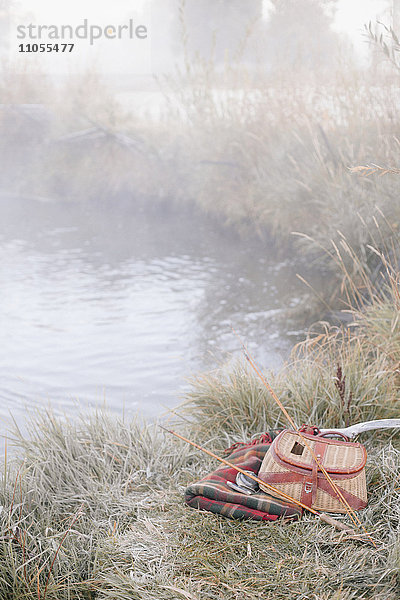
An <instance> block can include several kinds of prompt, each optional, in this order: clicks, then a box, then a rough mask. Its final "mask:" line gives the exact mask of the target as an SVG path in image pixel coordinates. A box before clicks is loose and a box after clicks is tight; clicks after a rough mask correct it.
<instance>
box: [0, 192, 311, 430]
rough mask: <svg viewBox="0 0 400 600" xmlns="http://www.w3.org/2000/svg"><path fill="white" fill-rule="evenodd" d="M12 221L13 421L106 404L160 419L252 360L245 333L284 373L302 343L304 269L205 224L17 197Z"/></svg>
mask: <svg viewBox="0 0 400 600" xmlns="http://www.w3.org/2000/svg"><path fill="white" fill-rule="evenodd" d="M0 213H1V223H2V228H1V235H0V248H1V255H2V261H1V266H0V287H1V289H2V290H3V292H4V293H3V294H2V296H1V301H0V320H1V322H2V329H1V336H0V340H1V347H2V352H1V357H2V359H1V364H0V370H1V373H2V378H1V384H0V396H1V399H2V403H1V408H0V416H1V418H2V423H4V421H8V412H9V411H11V412H12V413H13V414H14V416H16V417H17V419H18V420H19V419H21V418H22V416H23V415H24V413H25V410H26V409H38V408H40V407H44V406H46V405H48V404H51V405H52V406H53V407H54V408H55V410H56V412H58V413H60V412H63V411H65V412H66V413H67V414H73V413H74V411H75V410H76V406H77V405H78V403H79V404H80V405H81V406H83V407H84V406H89V405H90V406H96V405H100V404H102V402H103V400H105V402H106V404H107V406H108V407H109V408H110V409H111V410H114V411H118V412H122V411H125V412H126V413H129V414H132V413H133V412H135V411H139V413H140V414H142V415H144V416H147V417H151V418H153V417H155V416H158V415H159V414H160V411H161V410H164V409H167V408H168V407H173V406H175V405H177V404H178V403H179V402H180V401H181V400H182V394H183V392H184V390H185V388H186V387H187V383H186V378H187V377H188V376H190V375H191V374H194V373H196V372H198V371H199V370H201V369H204V368H216V367H217V366H219V364H220V360H221V359H222V358H225V359H226V358H229V357H230V356H233V355H236V356H238V355H240V354H241V348H240V343H239V342H238V340H237V339H236V338H235V336H234V335H233V334H232V331H231V327H232V326H233V327H234V328H235V329H236V330H237V331H238V332H240V335H242V336H243V339H245V340H246V341H247V343H248V344H249V348H250V349H251V350H252V351H254V353H255V355H256V356H257V359H258V360H260V361H261V362H262V363H263V364H267V365H269V366H270V367H272V368H273V367H275V368H276V367H278V366H279V365H280V364H282V360H283V359H284V358H285V357H286V356H287V353H288V351H289V348H290V347H291V345H292V344H293V342H294V341H296V340H297V339H298V338H299V335H300V332H299V331H293V330H292V331H290V330H288V329H287V321H286V319H285V318H284V315H285V309H286V308H287V307H289V306H291V305H293V304H294V303H295V302H296V297H297V294H298V293H299V292H300V293H302V292H304V289H303V288H302V284H301V283H300V282H299V281H298V280H297V278H296V277H295V268H294V267H293V266H290V264H289V263H288V261H287V260H277V259H276V258H274V256H273V254H272V253H271V251H270V250H269V249H268V247H267V246H263V245H262V244H259V243H256V242H254V243H249V242H247V243H244V242H240V240H238V238H237V237H235V236H232V235H229V234H227V233H223V232H222V231H221V230H220V229H219V228H218V227H216V226H215V224H212V223H210V222H208V221H206V220H204V221H203V220H202V219H200V218H199V217H197V218H196V219H195V220H193V219H191V218H189V217H188V215H179V214H178V215H177V214H176V213H169V212H163V211H161V214H154V213H153V214H146V213H143V212H140V211H139V212H136V213H130V214H126V213H125V212H122V213H119V214H118V213H117V212H114V213H110V212H105V213H95V212H92V211H85V210H83V209H82V208H81V207H79V206H76V205H72V206H63V205H57V204H54V205H53V204H46V203H36V204H35V205H32V201H31V200H26V201H24V200H23V199H22V198H21V199H15V198H10V199H7V198H4V197H3V198H2V199H1V205H0ZM28 215H29V218H27V216H28Z"/></svg>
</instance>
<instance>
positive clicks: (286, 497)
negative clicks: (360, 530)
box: [159, 425, 375, 545]
mask: <svg viewBox="0 0 400 600" xmlns="http://www.w3.org/2000/svg"><path fill="white" fill-rule="evenodd" d="M159 427H161V429H162V430H163V431H166V432H167V433H170V434H171V435H174V436H175V437H177V438H179V439H180V440H182V441H184V442H186V443H187V444H190V445H191V446H193V447H194V448H197V449H198V450H201V451H202V452H205V454H208V455H209V456H211V457H212V458H215V459H216V460H218V461H219V462H221V463H223V464H224V465H226V466H228V467H230V468H231V469H235V471H237V472H238V473H242V474H243V475H246V477H249V478H250V479H253V481H256V482H257V483H258V485H260V484H261V485H262V486H263V487H264V488H267V489H269V490H270V491H271V492H273V494H277V495H278V496H281V498H283V499H284V500H288V501H289V502H292V503H293V504H296V505H297V506H300V507H301V508H303V509H305V510H308V512H310V513H312V514H313V515H315V516H316V517H319V518H320V519H321V521H323V522H324V523H327V524H328V525H332V526H333V527H335V528H336V529H339V530H341V531H345V532H346V533H347V534H349V535H354V536H356V535H357V533H356V531H355V530H354V529H352V528H351V527H349V526H348V525H346V524H345V523H342V522H341V521H337V520H336V519H334V518H333V517H330V516H329V515H327V514H326V513H321V512H319V511H317V510H315V509H314V508H311V507H310V506H307V505H306V504H303V503H302V502H300V501H299V500H296V499H295V498H292V497H291V496H289V495H288V494H285V492H282V491H280V490H278V489H276V488H275V487H274V486H272V485H270V484H269V483H266V482H265V481H263V480H262V479H260V478H259V477H257V475H251V474H250V473H249V472H248V471H245V470H244V469H242V468H241V467H238V466H237V465H234V464H233V463H231V462H230V461H229V460H226V458H222V457H221V456H218V454H214V452H211V450H207V448H204V447H203V446H200V444H196V442H192V441H191V440H189V439H187V438H185V437H184V436H183V435H180V434H179V433H176V431H172V430H171V429H167V428H166V427H163V426H162V425H159ZM371 541H372V543H373V544H374V542H373V540H371ZM374 545H375V544H374Z"/></svg>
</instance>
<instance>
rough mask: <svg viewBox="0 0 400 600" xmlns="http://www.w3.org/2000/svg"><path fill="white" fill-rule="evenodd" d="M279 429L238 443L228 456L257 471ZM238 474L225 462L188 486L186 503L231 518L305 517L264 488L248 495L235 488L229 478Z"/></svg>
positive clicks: (233, 480)
mask: <svg viewBox="0 0 400 600" xmlns="http://www.w3.org/2000/svg"><path fill="white" fill-rule="evenodd" d="M278 433H279V432H273V431H271V432H268V433H264V434H263V435H262V436H261V437H260V438H258V439H256V440H253V441H252V442H249V443H247V444H241V443H240V444H235V445H234V446H232V447H231V448H230V449H229V450H230V451H231V454H229V457H228V460H229V461H230V462H231V463H233V464H235V465H237V466H238V467H241V468H242V469H246V470H248V471H253V473H255V474H256V475H257V473H258V471H259V469H260V466H261V463H262V461H263V458H264V456H265V453H266V452H268V449H269V447H270V445H271V444H272V440H273V439H274V438H275V437H276V436H277V434H278ZM236 475H237V471H235V469H232V468H231V467H227V466H221V467H220V468H218V469H216V470H215V471H213V472H212V473H210V474H209V475H207V476H206V477H203V479H201V480H200V481H197V482H195V483H192V484H191V485H190V486H189V487H188V488H187V489H186V492H185V502H186V504H188V505H189V506H191V507H192V508H197V509H199V510H207V511H210V512H213V513H216V514H219V515H223V516H224V517H228V518H230V519H255V520H257V521H276V520H277V519H279V518H280V517H291V518H294V519H297V518H300V517H301V514H302V510H301V508H300V507H298V506H296V505H295V504H291V503H290V502H286V501H285V500H279V499H278V498H274V497H273V496H270V495H269V494H265V493H264V492H261V491H260V492H259V493H258V492H257V493H256V494H253V495H251V496H248V495H246V494H241V493H240V492H236V491H234V490H232V489H231V488H230V487H229V486H228V485H227V483H226V482H227V481H231V482H235V480H236Z"/></svg>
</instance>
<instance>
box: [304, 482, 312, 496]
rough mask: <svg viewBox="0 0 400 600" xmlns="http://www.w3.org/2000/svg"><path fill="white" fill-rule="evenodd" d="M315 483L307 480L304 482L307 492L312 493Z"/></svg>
mask: <svg viewBox="0 0 400 600" xmlns="http://www.w3.org/2000/svg"><path fill="white" fill-rule="evenodd" d="M312 488H313V484H312V483H311V481H306V482H305V484H304V491H305V493H306V494H310V493H311V492H312Z"/></svg>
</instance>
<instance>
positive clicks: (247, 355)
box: [232, 327, 376, 547]
mask: <svg viewBox="0 0 400 600" xmlns="http://www.w3.org/2000/svg"><path fill="white" fill-rule="evenodd" d="M232 331H233V333H234V335H235V336H236V337H237V338H238V340H239V342H240V343H241V346H242V349H243V352H244V355H245V358H246V360H247V361H248V363H249V364H250V366H251V367H252V369H253V370H254V371H255V373H256V374H257V376H258V377H259V378H260V379H261V381H262V383H263V384H264V386H265V387H266V388H267V390H268V391H269V393H270V394H271V396H272V397H273V399H274V400H275V402H276V403H277V405H278V406H279V408H280V409H281V411H282V412H283V414H284V415H285V417H286V419H287V421H288V422H289V424H290V425H291V426H292V427H293V429H294V430H295V431H296V432H297V433H298V434H299V436H300V437H301V438H302V440H303V442H304V444H305V446H306V447H307V448H308V450H309V451H310V453H311V455H312V457H313V459H314V460H315V462H316V464H317V465H318V467H319V469H320V470H321V471H322V473H323V474H324V475H325V477H326V479H327V481H328V482H329V483H330V485H331V487H332V489H333V490H334V492H335V493H336V495H337V496H338V497H339V500H340V501H341V502H342V504H343V506H344V508H345V509H346V513H347V514H348V516H349V517H350V519H351V520H352V521H353V524H354V525H355V526H356V527H360V528H361V529H362V530H363V531H364V533H365V534H366V535H367V537H368V538H369V540H370V541H371V542H372V544H373V545H374V546H375V547H376V544H375V542H374V541H373V539H372V537H371V536H370V534H369V533H368V531H367V530H366V529H365V527H364V525H363V524H362V523H361V521H360V519H359V518H358V516H357V515H356V513H355V511H354V510H353V509H352V508H351V506H350V504H349V503H348V502H347V500H346V498H345V497H344V496H343V494H342V492H341V491H340V489H339V488H338V486H337V485H336V484H335V482H334V481H333V479H332V478H331V476H330V475H329V473H328V472H327V470H326V469H325V467H324V466H323V465H322V463H321V462H320V461H319V460H318V457H317V456H316V455H315V452H314V450H313V449H312V448H311V446H310V444H309V443H308V442H307V439H306V438H305V437H304V436H303V434H302V433H301V431H300V430H299V428H298V427H297V426H296V424H295V422H294V421H293V419H292V417H291V416H290V415H289V413H288V412H287V410H286V408H285V407H284V405H283V404H282V402H281V400H280V399H279V398H278V396H277V394H276V393H275V391H274V389H273V388H272V386H271V385H270V384H269V382H268V381H267V380H266V378H265V377H264V375H263V374H262V373H261V371H260V369H259V368H258V366H257V365H256V363H255V361H254V359H253V357H252V356H251V355H250V353H249V351H248V350H247V348H246V346H245V344H244V342H243V341H242V340H241V339H240V336H239V334H238V333H237V332H236V331H235V330H234V329H233V327H232Z"/></svg>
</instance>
